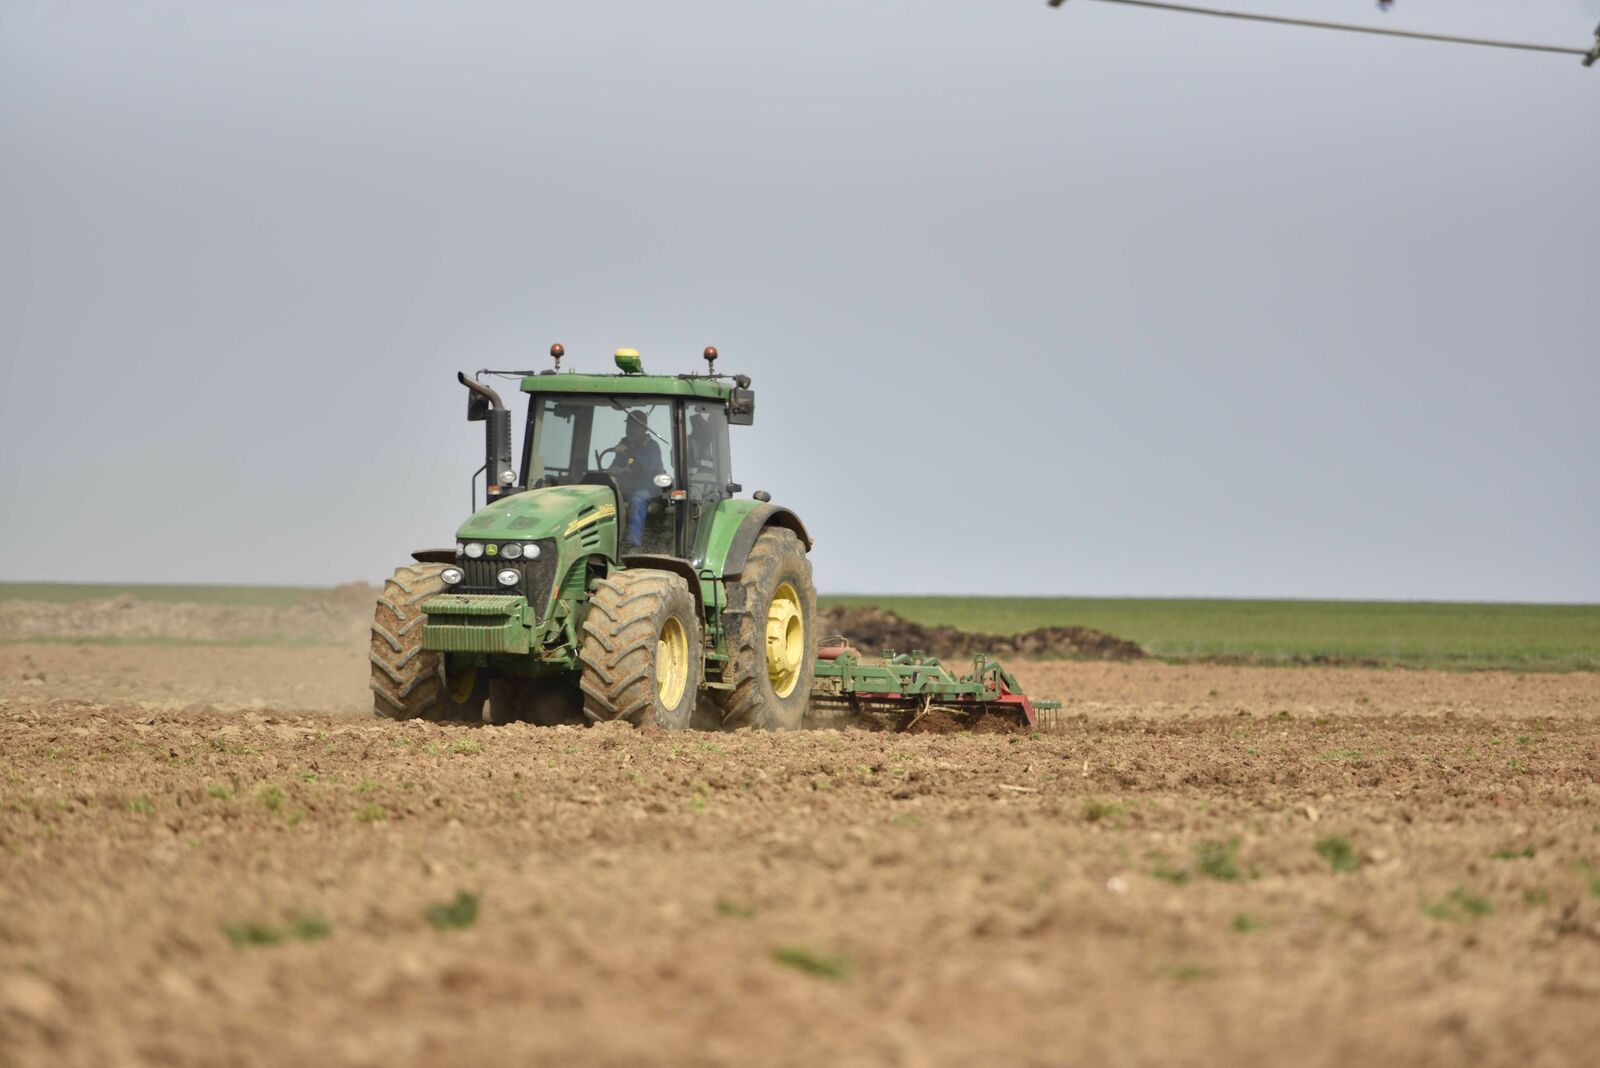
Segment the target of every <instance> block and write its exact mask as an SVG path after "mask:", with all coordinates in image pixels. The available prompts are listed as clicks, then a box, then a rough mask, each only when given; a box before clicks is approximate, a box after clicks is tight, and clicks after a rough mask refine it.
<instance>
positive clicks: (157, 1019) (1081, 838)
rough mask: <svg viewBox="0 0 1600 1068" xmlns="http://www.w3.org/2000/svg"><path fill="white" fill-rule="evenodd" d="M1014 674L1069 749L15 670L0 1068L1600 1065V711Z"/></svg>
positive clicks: (1305, 685) (336, 666) (221, 676)
mask: <svg viewBox="0 0 1600 1068" xmlns="http://www.w3.org/2000/svg"><path fill="white" fill-rule="evenodd" d="M1017 666H1018V667H1019V668H1020V672H1019V673H1020V674H1021V676H1022V678H1023V681H1024V683H1026V684H1027V685H1028V687H1029V688H1030V690H1031V691H1032V692H1034V693H1035V694H1036V695H1038V696H1041V697H1054V698H1057V699H1060V700H1063V701H1065V702H1066V708H1065V710H1064V712H1063V715H1062V720H1061V723H1060V726H1059V728H1058V729H1056V730H1054V731H1049V732H1040V733H1036V734H1033V735H1029V734H1019V735H984V734H978V735H972V736H965V735H961V734H937V735H915V736H905V735H901V736H893V735H883V734H873V733H864V732H853V731H847V732H831V731H817V732H804V733H799V734H789V735H760V734H751V733H738V734H726V735H706V734H668V733H665V732H661V731H657V730H645V731H635V730H632V729H630V728H597V729H592V730H577V729H569V728H561V729H539V728H534V727H529V726H524V725H511V726H506V727H489V728H484V727H474V726H431V725H426V724H399V723H385V722H374V721H372V720H370V719H368V718H365V717H364V716H363V715H361V713H362V710H363V708H364V706H365V705H366V700H365V697H364V686H365V679H364V663H363V660H362V656H361V653H360V651H359V650H354V651H348V650H345V649H343V648H302V649H295V648H285V647H240V648H214V647H195V648H175V647H171V646H90V647H74V646H71V645H50V644H41V645H9V646H0V744H3V749H4V763H5V769H4V772H5V774H4V781H3V783H0V1064H6V1065H13V1064H15V1065H51V1066H59V1065H107V1064H152V1065H154V1064H179V1065H196V1066H198V1065H206V1066H211V1065H233V1064H238V1065H278V1064H283V1065H296V1066H306V1065H322V1064H355V1065H384V1066H391V1065H402V1064H422V1063H427V1064H477V1065H514V1064H550V1065H567V1064H601V1065H636V1064H641V1063H661V1064H714V1065H747V1064H783V1065H787V1064H794V1065H802V1064H818V1063H823V1064H826V1063H834V1064H894V1065H940V1064H971V1065H980V1064H982V1065H987V1064H1000V1063H1011V1064H1024V1065H1027V1064H1062V1063H1080V1064H1110V1065H1146V1064H1150V1065H1154V1064H1160V1065H1189V1064H1194V1065H1200V1064H1206V1065H1212V1064H1226V1065H1230V1066H1237V1065H1257V1064H1259V1065H1281V1064H1298V1065H1322V1064H1352V1063H1367V1064H1372V1065H1395V1064H1430V1065H1441V1066H1445V1065H1449V1066H1454V1065H1459V1064H1464V1063H1473V1064H1517V1065H1565V1064H1583V1063H1593V1060H1592V1058H1593V1056H1594V1052H1595V1050H1596V1048H1600V1047H1597V1045H1596V1043H1597V1041H1600V781H1597V779H1600V676H1597V675H1590V674H1573V675H1529V676H1516V675H1511V674H1504V673H1487V674H1478V675H1448V674H1434V673H1425V672H1401V671H1369V670H1354V669H1352V670H1320V669H1297V670H1289V669H1262V668H1236V667H1217V666H1182V667H1174V666H1169V665H1164V664H1159V663H1149V662H1136V663H1128V664H1108V663H1084V664H1061V663H1048V664H1047V663H1023V664H1020V665H1017Z"/></svg>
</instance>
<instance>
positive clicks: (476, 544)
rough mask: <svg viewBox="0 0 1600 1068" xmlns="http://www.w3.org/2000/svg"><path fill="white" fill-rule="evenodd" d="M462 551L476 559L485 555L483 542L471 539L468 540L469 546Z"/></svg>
mask: <svg viewBox="0 0 1600 1068" xmlns="http://www.w3.org/2000/svg"><path fill="white" fill-rule="evenodd" d="M461 551H462V552H464V553H466V554H467V556H468V557H469V558H470V559H473V560H476V559H477V558H478V557H480V556H482V555H483V542H481V541H469V542H467V547H466V548H465V549H463V550H461Z"/></svg>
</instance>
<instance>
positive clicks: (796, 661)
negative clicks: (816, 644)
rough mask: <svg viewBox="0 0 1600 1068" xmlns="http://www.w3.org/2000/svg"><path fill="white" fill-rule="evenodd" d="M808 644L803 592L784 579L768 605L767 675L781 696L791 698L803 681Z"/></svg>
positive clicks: (776, 692)
mask: <svg viewBox="0 0 1600 1068" xmlns="http://www.w3.org/2000/svg"><path fill="white" fill-rule="evenodd" d="M805 645H806V621H805V611H804V609H802V608H801V607H800V595H799V594H798V593H796V592H795V588H794V587H793V586H791V585H790V584H789V583H787V582H785V583H783V584H782V585H781V586H779V587H778V588H777V590H776V591H775V592H774V593H773V595H772V603H771V604H769V605H768V606H767V678H768V680H769V681H770V682H771V683H772V692H773V693H775V694H777V695H778V696H779V697H788V696H789V695H790V694H791V693H793V692H794V688H795V686H796V685H797V684H798V683H799V682H800V665H801V663H802V661H803V660H804V658H805V655H806V648H805Z"/></svg>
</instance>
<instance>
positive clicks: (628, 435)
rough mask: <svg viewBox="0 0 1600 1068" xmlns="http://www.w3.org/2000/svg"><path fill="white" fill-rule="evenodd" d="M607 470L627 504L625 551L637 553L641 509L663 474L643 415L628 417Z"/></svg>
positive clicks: (641, 530)
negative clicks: (625, 428)
mask: <svg viewBox="0 0 1600 1068" xmlns="http://www.w3.org/2000/svg"><path fill="white" fill-rule="evenodd" d="M610 470H611V472H612V473H613V474H614V475H616V477H617V488H618V489H620V490H622V496H623V498H624V499H625V500H626V501H627V502H628V547H629V548H631V549H637V548H639V547H640V546H641V545H643V544H644V516H645V509H646V508H648V507H649V506H650V500H651V498H653V497H655V495H656V493H657V490H656V486H655V477H656V476H657V475H659V474H662V473H663V472H665V471H666V467H665V466H663V465H662V463H661V446H659V445H657V444H656V443H655V441H654V440H653V439H652V438H651V435H650V426H649V424H648V423H647V422H645V414H644V413H643V412H629V413H628V425H627V430H626V431H625V432H624V433H623V435H622V440H621V441H619V442H617V451H616V456H614V457H613V458H612V460H611V467H610Z"/></svg>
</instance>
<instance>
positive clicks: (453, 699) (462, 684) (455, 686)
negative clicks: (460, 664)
mask: <svg viewBox="0 0 1600 1068" xmlns="http://www.w3.org/2000/svg"><path fill="white" fill-rule="evenodd" d="M447 684H448V686H449V690H450V703H451V704H455V705H464V704H466V703H467V700H468V698H470V697H471V696H472V691H473V690H476V689H477V688H478V669H477V668H476V667H466V668H462V669H461V670H460V671H456V672H452V673H451V674H450V676H449V678H448V679H447Z"/></svg>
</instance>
